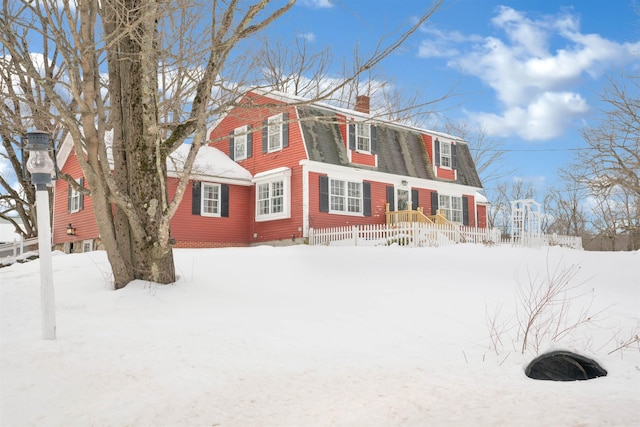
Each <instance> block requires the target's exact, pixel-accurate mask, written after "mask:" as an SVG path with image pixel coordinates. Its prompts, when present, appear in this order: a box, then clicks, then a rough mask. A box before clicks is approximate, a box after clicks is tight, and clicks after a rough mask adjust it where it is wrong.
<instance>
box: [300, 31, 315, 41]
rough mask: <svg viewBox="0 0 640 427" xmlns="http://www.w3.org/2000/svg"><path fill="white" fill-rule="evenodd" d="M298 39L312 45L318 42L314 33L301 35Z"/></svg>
mask: <svg viewBox="0 0 640 427" xmlns="http://www.w3.org/2000/svg"><path fill="white" fill-rule="evenodd" d="M298 37H300V38H301V39H303V40H306V41H308V42H311V43H313V42H314V41H316V35H315V34H314V33H300V34H298Z"/></svg>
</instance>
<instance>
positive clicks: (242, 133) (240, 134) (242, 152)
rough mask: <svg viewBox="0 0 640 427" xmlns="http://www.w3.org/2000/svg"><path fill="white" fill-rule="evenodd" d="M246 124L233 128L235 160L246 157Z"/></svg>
mask: <svg viewBox="0 0 640 427" xmlns="http://www.w3.org/2000/svg"><path fill="white" fill-rule="evenodd" d="M248 130H249V129H248V126H240V127H239V128H236V129H234V130H233V138H232V141H233V157H232V159H234V160H235V161H239V160H244V159H246V158H247V157H248V150H247V139H248V138H247V137H248Z"/></svg>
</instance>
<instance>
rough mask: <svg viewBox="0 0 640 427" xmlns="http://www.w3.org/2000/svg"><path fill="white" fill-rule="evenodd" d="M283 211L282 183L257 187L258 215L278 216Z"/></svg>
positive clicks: (274, 182) (269, 183)
mask: <svg viewBox="0 0 640 427" xmlns="http://www.w3.org/2000/svg"><path fill="white" fill-rule="evenodd" d="M283 211H284V181H271V182H266V183H264V184H259V185H258V215H271V214H279V213H282V212H283Z"/></svg>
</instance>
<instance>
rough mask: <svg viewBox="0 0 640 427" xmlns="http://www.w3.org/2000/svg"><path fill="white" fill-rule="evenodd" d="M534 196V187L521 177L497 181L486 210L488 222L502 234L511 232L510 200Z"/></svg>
mask: <svg viewBox="0 0 640 427" xmlns="http://www.w3.org/2000/svg"><path fill="white" fill-rule="evenodd" d="M534 196H535V188H533V186H531V185H530V184H527V183H526V182H525V181H524V180H522V179H514V180H512V181H502V182H499V183H498V185H497V187H496V191H495V198H494V199H493V200H492V203H491V207H490V209H489V210H488V212H487V221H488V223H489V224H490V225H491V226H492V227H496V228H499V229H501V230H502V233H503V234H509V233H511V201H513V200H520V199H532V198H534Z"/></svg>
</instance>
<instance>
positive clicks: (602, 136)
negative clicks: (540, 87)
mask: <svg viewBox="0 0 640 427" xmlns="http://www.w3.org/2000/svg"><path fill="white" fill-rule="evenodd" d="M601 100H602V101H603V103H604V104H605V105H606V106H607V107H606V108H605V109H603V110H602V111H601V114H602V117H601V119H600V120H599V121H598V122H597V123H596V124H595V125H593V126H589V127H586V128H584V129H583V131H582V135H583V138H584V140H585V141H586V143H587V147H588V149H587V150H584V151H580V152H579V153H578V155H577V158H576V161H575V165H576V167H577V168H580V169H581V170H582V171H583V173H582V174H581V175H579V176H577V177H576V179H577V180H578V181H579V182H581V183H583V184H584V185H586V186H588V188H589V189H590V190H591V193H592V194H593V195H594V196H595V197H598V198H601V197H604V198H607V197H612V196H617V199H618V202H617V203H608V202H606V203H605V204H604V205H606V206H608V209H609V208H610V209H615V210H616V215H615V216H617V217H620V216H623V217H624V220H622V221H621V220H618V221H616V223H617V226H616V227H622V230H624V231H625V232H626V233H628V234H629V235H630V239H629V242H630V243H631V246H630V247H629V249H632V250H635V249H638V248H640V246H639V245H640V243H639V242H640V227H639V226H638V217H637V203H638V199H639V198H640V116H639V114H640V77H638V76H633V75H629V74H620V75H617V76H612V77H610V78H609V80H608V86H607V89H606V90H605V91H604V92H603V93H602V95H601ZM604 205H603V206H604ZM604 212H606V210H605V211H602V212H601V213H604ZM627 214H630V215H631V216H626V215H627ZM605 222H608V221H606V220H605Z"/></svg>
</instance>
